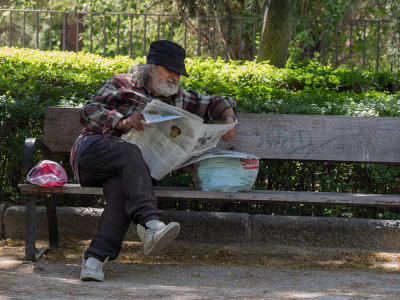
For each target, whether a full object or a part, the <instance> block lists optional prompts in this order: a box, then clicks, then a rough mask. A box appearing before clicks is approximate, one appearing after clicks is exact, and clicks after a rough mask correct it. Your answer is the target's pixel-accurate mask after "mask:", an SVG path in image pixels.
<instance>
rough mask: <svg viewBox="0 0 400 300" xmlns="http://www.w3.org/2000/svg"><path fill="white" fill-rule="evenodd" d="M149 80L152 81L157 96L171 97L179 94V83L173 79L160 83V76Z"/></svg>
mask: <svg viewBox="0 0 400 300" xmlns="http://www.w3.org/2000/svg"><path fill="white" fill-rule="evenodd" d="M149 80H151V87H152V88H153V92H155V93H156V94H157V95H160V96H164V97H169V96H172V95H174V94H176V93H178V88H179V83H178V82H177V81H176V80H174V79H172V78H167V79H165V80H164V81H160V79H159V78H158V75H155V76H154V77H150V78H149Z"/></svg>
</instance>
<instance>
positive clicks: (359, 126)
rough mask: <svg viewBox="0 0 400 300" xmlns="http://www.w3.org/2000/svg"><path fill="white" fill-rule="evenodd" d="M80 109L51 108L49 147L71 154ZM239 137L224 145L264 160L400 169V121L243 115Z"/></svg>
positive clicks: (47, 125)
mask: <svg viewBox="0 0 400 300" xmlns="http://www.w3.org/2000/svg"><path fill="white" fill-rule="evenodd" d="M79 114H80V108H70V107H47V108H46V114H45V125H44V137H43V141H44V143H45V144H46V145H47V146H48V147H49V148H50V150H51V151H54V152H69V151H70V149H71V147H72V145H73V143H74V142H75V140H76V138H77V137H78V136H79V134H80V132H81V131H82V125H81V124H80V123H79ZM238 119H239V124H238V126H237V136H236V138H235V140H234V142H233V143H229V144H228V145H226V144H225V145H221V147H222V148H232V149H233V150H235V151H239V152H244V153H248V154H253V155H256V156H258V157H260V158H266V159H278V160H300V161H337V162H359V163H369V162H370V163H393V164H400V151H399V150H398V149H400V118H388V117H349V116H316V115H276V114H255V113H251V114H250V113H239V114H238Z"/></svg>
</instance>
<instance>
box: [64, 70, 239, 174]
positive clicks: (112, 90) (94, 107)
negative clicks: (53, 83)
mask: <svg viewBox="0 0 400 300" xmlns="http://www.w3.org/2000/svg"><path fill="white" fill-rule="evenodd" d="M153 99H159V100H161V101H164V102H166V103H168V104H170V105H174V106H177V107H180V108H183V109H184V110H187V111H189V112H191V113H193V114H195V115H198V116H199V117H201V118H203V119H204V121H205V123H212V121H213V120H214V119H215V118H218V117H219V116H220V115H221V113H222V112H223V111H224V110H225V109H227V108H233V109H235V107H236V100H235V99H234V98H230V97H223V96H204V95H201V94H200V93H198V92H197V91H193V90H188V91H186V90H184V89H182V88H179V89H178V93H177V94H175V95H172V96H171V97H167V98H163V97H158V98H157V97H154V96H153V95H152V94H151V92H150V91H149V89H148V88H147V87H146V86H143V85H139V84H138V83H137V82H136V80H134V79H132V74H119V75H116V76H114V77H112V78H110V79H108V80H107V81H106V82H105V83H104V84H103V85H102V87H101V88H100V89H99V90H98V91H97V92H96V93H95V94H94V96H93V97H92V99H90V100H89V101H88V102H87V103H86V105H85V106H84V107H83V109H82V112H81V117H80V122H81V124H82V125H83V126H84V128H83V131H82V133H81V135H80V136H79V138H78V139H77V140H76V142H75V144H74V146H73V147H72V149H71V164H72V167H73V170H74V173H75V177H76V178H77V180H78V181H79V175H78V161H79V158H80V156H81V154H82V153H83V151H85V150H86V148H87V147H88V146H89V145H90V144H91V143H92V142H94V141H96V140H98V139H99V138H101V137H105V136H116V137H120V136H121V135H122V134H123V133H125V132H124V131H122V130H118V129H116V128H115V126H116V125H117V124H118V122H119V121H120V120H122V119H124V118H127V117H129V116H130V115H132V114H133V113H134V112H136V111H139V110H143V108H144V106H145V105H146V104H147V103H148V102H150V101H151V100H153Z"/></svg>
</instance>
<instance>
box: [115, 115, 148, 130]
mask: <svg viewBox="0 0 400 300" xmlns="http://www.w3.org/2000/svg"><path fill="white" fill-rule="evenodd" d="M142 120H144V117H143V116H142V112H141V111H137V112H135V113H133V114H132V115H130V116H129V117H128V118H126V119H122V120H121V121H119V122H118V124H117V126H115V128H116V129H120V130H129V129H131V128H135V129H136V130H137V131H142V130H144V128H143V124H142V123H140V121H142Z"/></svg>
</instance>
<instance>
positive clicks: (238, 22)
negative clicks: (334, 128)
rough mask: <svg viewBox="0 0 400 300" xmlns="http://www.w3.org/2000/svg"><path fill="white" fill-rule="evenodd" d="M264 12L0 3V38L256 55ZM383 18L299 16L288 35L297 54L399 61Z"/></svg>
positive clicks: (135, 51)
mask: <svg viewBox="0 0 400 300" xmlns="http://www.w3.org/2000/svg"><path fill="white" fill-rule="evenodd" d="M262 21H263V20H262V16H254V17H239V16H233V17H229V18H228V17H224V16H218V17H210V18H181V17H180V16H177V15H172V14H134V13H112V12H104V13H97V12H71V11H51V10H13V9H0V46H9V47H27V48H35V49H43V50H68V51H85V52H90V53H96V54H100V55H103V56H110V57H113V56H116V55H125V56H130V57H137V56H144V55H146V54H147V51H148V46H149V44H150V42H151V41H153V40H156V39H169V40H173V41H176V42H178V43H180V44H181V45H182V46H184V47H185V48H186V50H187V53H188V56H207V57H212V58H214V59H215V58H218V57H220V58H222V59H225V60H229V59H235V60H253V59H255V58H256V56H257V53H258V48H259V43H260V33H261V28H262ZM392 34H393V33H392V30H391V27H390V22H389V21H388V20H341V21H329V20H325V19H318V20H314V19H297V20H296V24H295V26H294V28H293V36H292V39H293V41H295V45H297V49H298V50H297V52H296V51H295V50H293V51H292V52H291V53H292V55H294V54H296V55H298V56H300V57H316V56H317V57H318V59H319V60H320V61H321V62H322V63H324V64H329V65H332V66H334V67H338V66H340V65H342V64H346V65H353V66H357V67H359V68H375V69H376V71H379V70H386V71H389V70H390V71H395V70H398V69H399V57H395V56H394V55H391V54H390V49H391V48H390V45H389V43H390V41H391V35H392Z"/></svg>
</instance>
